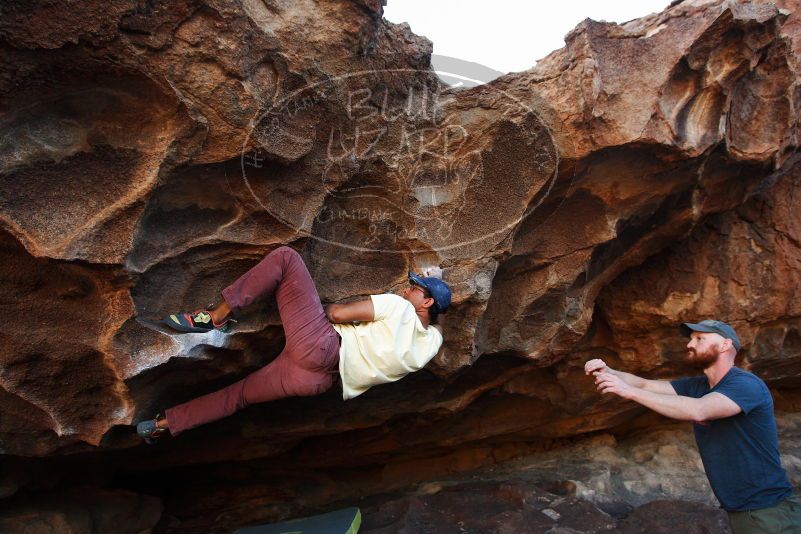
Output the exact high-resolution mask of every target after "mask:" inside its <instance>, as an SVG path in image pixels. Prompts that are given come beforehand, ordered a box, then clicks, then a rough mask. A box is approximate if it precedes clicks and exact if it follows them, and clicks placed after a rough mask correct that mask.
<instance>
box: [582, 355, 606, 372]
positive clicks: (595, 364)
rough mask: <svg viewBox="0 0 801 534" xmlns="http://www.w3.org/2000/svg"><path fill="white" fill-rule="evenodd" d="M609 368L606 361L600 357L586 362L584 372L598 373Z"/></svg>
mask: <svg viewBox="0 0 801 534" xmlns="http://www.w3.org/2000/svg"><path fill="white" fill-rule="evenodd" d="M608 369H609V367H607V366H606V362H605V361H603V360H601V359H598V358H596V359H595V360H590V361H588V362H587V363H585V364H584V374H588V375H589V374H592V375H597V374H598V373H600V372H602V371H606V370H608Z"/></svg>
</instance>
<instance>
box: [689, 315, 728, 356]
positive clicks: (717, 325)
mask: <svg viewBox="0 0 801 534" xmlns="http://www.w3.org/2000/svg"><path fill="white" fill-rule="evenodd" d="M679 330H681V334H682V335H683V336H684V337H690V334H692V333H693V332H706V333H707V334H720V335H721V336H723V337H725V338H727V339H731V344H732V345H734V349H735V350H740V347H741V346H742V345H741V344H740V338H739V337H737V332H735V331H734V328H732V327H731V326H729V325H727V324H726V323H724V322H723V321H715V320H714V319H706V320H703V321H701V322H700V323H683V324H682V325H681V326H679Z"/></svg>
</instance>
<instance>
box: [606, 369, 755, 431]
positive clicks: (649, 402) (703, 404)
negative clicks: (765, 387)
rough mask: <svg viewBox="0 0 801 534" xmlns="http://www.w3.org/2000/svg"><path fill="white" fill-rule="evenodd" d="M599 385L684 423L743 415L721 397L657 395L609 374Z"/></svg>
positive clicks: (731, 402)
mask: <svg viewBox="0 0 801 534" xmlns="http://www.w3.org/2000/svg"><path fill="white" fill-rule="evenodd" d="M595 383H596V385H597V386H598V391H600V392H601V393H614V394H615V395H617V396H619V397H622V398H624V399H629V400H633V401H634V402H636V403H638V404H642V405H643V406H645V407H646V408H650V409H651V410H653V411H655V412H657V413H660V414H662V415H664V416H667V417H671V418H673V419H679V420H681V421H693V422H696V423H703V422H704V421H712V420H713V419H722V418H724V417H731V416H732V415H737V414H738V413H740V412H741V411H742V410H741V409H740V407H739V406H738V405H737V403H735V402H734V401H733V400H731V399H730V398H728V397H727V396H726V395H723V394H721V393H707V394H706V395H704V396H703V397H701V398H700V399H695V398H692V397H684V396H681V395H677V394H676V392H675V390H674V392H673V394H672V395H671V394H668V395H666V394H663V393H654V392H652V391H648V390H645V389H643V388H639V387H636V386H633V385H630V384H628V383H627V382H625V381H624V380H623V379H622V378H621V377H619V376H617V375H614V374H612V373H610V372H608V371H601V372H599V373H597V374H596V375H595ZM671 389H672V386H671Z"/></svg>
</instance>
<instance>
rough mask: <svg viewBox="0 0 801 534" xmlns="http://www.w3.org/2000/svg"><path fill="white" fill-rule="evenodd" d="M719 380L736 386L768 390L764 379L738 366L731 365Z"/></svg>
mask: <svg viewBox="0 0 801 534" xmlns="http://www.w3.org/2000/svg"><path fill="white" fill-rule="evenodd" d="M721 382H724V383H726V384H731V385H733V386H737V387H748V388H755V389H760V390H764V391H768V386H767V384H765V381H764V380H762V379H761V378H759V377H758V376H757V375H755V374H754V373H751V372H749V371H746V370H745V369H740V368H739V367H732V368H731V371H729V372H728V373H727V374H726V376H725V377H723V380H722V381H721Z"/></svg>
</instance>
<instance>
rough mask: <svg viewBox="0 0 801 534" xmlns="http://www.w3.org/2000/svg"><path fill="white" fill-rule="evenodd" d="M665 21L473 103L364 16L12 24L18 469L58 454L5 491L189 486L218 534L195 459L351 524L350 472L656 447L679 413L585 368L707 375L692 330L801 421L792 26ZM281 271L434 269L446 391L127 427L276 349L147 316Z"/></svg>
mask: <svg viewBox="0 0 801 534" xmlns="http://www.w3.org/2000/svg"><path fill="white" fill-rule="evenodd" d="M674 4H675V5H672V6H671V7H670V8H668V9H666V10H665V11H664V12H663V13H660V14H655V15H650V16H648V17H645V18H643V19H638V20H634V21H631V22H628V23H626V24H622V25H618V24H611V23H602V22H595V21H591V20H586V21H584V22H582V23H581V24H580V25H579V26H578V27H577V28H576V29H574V30H573V31H572V32H571V33H570V34H568V35H567V37H566V46H565V47H564V48H562V49H560V50H557V51H555V52H553V53H552V54H550V55H549V56H548V57H546V58H544V59H543V60H541V61H540V62H539V63H538V64H537V66H536V67H534V68H532V69H531V70H529V71H525V72H521V73H516V74H509V75H506V76H503V77H501V78H498V79H496V80H494V81H493V82H490V83H488V84H484V85H480V86H477V87H472V88H466V89H460V88H450V87H447V86H444V85H443V84H442V83H441V82H440V81H439V79H438V78H437V76H436V75H435V73H434V72H433V71H432V70H431V68H430V56H431V50H432V47H431V43H430V42H428V41H427V40H425V39H424V38H421V37H418V36H415V35H413V34H412V33H411V32H410V30H409V28H408V26H406V25H394V24H391V23H389V22H387V21H385V20H383V19H382V7H381V5H380V2H377V1H373V0H370V1H356V0H352V1H351V0H337V1H332V2H322V3H317V4H314V5H307V4H305V3H298V2H273V1H271V0H269V1H264V2H262V1H253V0H244V1H243V2H239V3H230V2H218V1H214V0H206V1H199V0H198V1H193V0H181V1H177V2H173V3H170V4H169V5H166V4H165V5H162V4H159V3H156V4H152V3H142V2H134V1H126V0H115V1H113V2H107V3H104V4H101V3H97V2H80V3H75V4H72V3H65V4H52V3H49V2H44V1H42V2H29V3H27V4H25V5H23V4H9V5H6V6H3V7H0V65H2V70H1V71H0V74H2V75H1V76H0V132H1V133H2V136H0V227H1V228H0V256H1V257H2V261H0V277H2V282H3V283H2V290H0V291H2V293H0V294H2V299H0V309H2V312H3V317H4V318H5V319H4V320H3V321H2V323H0V339H1V340H2V344H0V414H2V416H0V453H2V454H4V455H6V456H5V460H4V461H7V463H8V462H11V461H12V460H11V459H12V458H16V457H21V456H26V457H36V458H50V459H48V460H45V459H42V460H35V459H29V460H26V461H25V462H24V466H22V464H20V465H17V467H16V468H15V469H14V470H12V471H13V473H16V474H13V473H12V475H9V477H10V478H8V480H6V481H4V480H3V479H0V482H3V484H5V485H3V484H0V488H6V490H5V493H3V492H0V495H6V494H13V493H15V492H16V491H17V489H18V488H24V487H25V486H26V484H28V482H29V481H30V480H31V477H33V476H34V475H33V474H32V473H39V472H40V471H39V470H41V469H43V467H42V466H45V465H47V466H54V465H55V466H59V467H58V469H56V471H58V473H60V474H58V476H57V477H56V478H59V479H61V480H70V479H71V477H76V478H78V475H77V474H76V473H78V472H80V471H76V465H77V466H80V467H84V468H86V467H87V466H93V467H91V469H94V470H96V471H97V472H102V473H105V475H103V477H100V478H101V479H103V480H100V481H98V485H103V484H105V482H106V481H108V480H110V479H114V477H116V480H118V481H119V480H123V481H125V484H124V485H126V487H127V488H129V489H133V490H142V489H143V488H144V487H145V486H146V483H144V482H142V480H143V479H144V478H146V476H145V475H146V473H147V471H148V470H150V469H155V468H162V469H167V470H170V471H169V472H170V473H172V475H171V476H174V477H178V478H180V476H185V477H186V479H187V482H186V484H187V486H182V485H181V484H180V483H172V485H171V486H169V488H170V489H169V490H165V492H164V493H162V494H160V495H159V496H160V497H162V498H163V499H164V500H165V503H166V504H165V507H166V509H167V511H168V512H169V511H170V510H173V512H171V513H177V512H174V510H182V511H183V512H182V513H183V516H182V517H183V518H184V520H186V521H189V522H188V523H185V524H184V528H188V529H190V530H191V529H192V528H196V529H205V528H207V527H208V526H209V525H210V524H213V523H214V520H213V519H209V518H211V517H216V516H215V514H218V513H220V512H221V511H223V510H227V508H226V506H227V505H226V504H225V499H224V497H223V496H220V495H217V494H215V493H214V492H213V491H211V490H209V494H208V497H207V500H206V501H202V500H201V501H202V502H201V501H198V502H194V503H192V504H191V505H187V504H186V503H184V502H181V499H180V498H177V497H175V495H179V494H181V492H182V491H188V490H187V489H186V488H187V487H189V485H191V484H192V483H193V482H192V481H194V482H197V481H198V479H197V478H192V477H193V476H197V475H192V476H189V473H192V472H193V471H192V469H193V467H192V466H195V469H197V466H198V465H203V466H205V467H204V468H203V469H202V471H203V472H204V473H205V476H206V477H207V478H206V479H205V480H206V481H211V480H215V477H221V479H222V478H225V477H227V476H230V477H233V478H237V477H239V479H240V480H246V479H247V476H246V474H244V473H239V472H237V470H236V468H235V467H233V466H234V465H235V464H233V463H234V462H246V463H244V464H242V465H246V466H247V469H248V470H256V471H259V470H261V471H260V472H261V475H262V476H263V478H264V479H265V480H271V481H273V482H272V483H273V485H274V487H275V488H276V489H275V490H274V491H273V492H272V493H271V491H272V490H271V491H266V490H265V489H264V487H260V488H259V489H254V490H253V491H254V494H257V495H258V499H257V500H258V502H259V503H262V504H263V505H264V506H267V505H271V503H275V502H283V503H284V504H286V502H287V501H288V500H291V498H288V497H287V495H292V496H303V498H304V499H307V500H308V503H311V504H309V505H307V506H311V507H312V508H314V507H321V506H325V505H326V504H327V503H331V502H334V501H336V500H337V498H338V497H337V495H336V492H334V491H333V489H332V488H334V487H336V486H335V484H333V483H332V481H336V480H338V475H337V474H336V472H337V470H343V471H347V472H348V473H349V474H348V475H347V476H346V477H345V478H347V479H348V484H349V488H350V489H349V490H348V492H347V494H348V495H365V494H368V495H370V494H377V493H381V492H383V491H394V490H396V489H398V488H402V487H405V486H404V485H408V484H414V483H417V482H420V481H424V480H428V479H430V477H437V476H445V475H446V474H453V473H459V472H464V471H467V470H470V469H474V468H478V467H481V466H485V465H490V464H494V463H496V462H499V461H503V460H505V459H509V458H513V457H515V456H519V455H525V454H528V453H530V452H532V451H535V450H537V451H539V450H542V449H543V448H544V449H548V448H551V447H554V446H556V444H559V443H561V442H562V441H560V440H574V439H576V438H578V437H580V436H582V435H584V434H587V433H590V432H595V431H609V432H613V433H617V434H621V433H622V434H625V433H627V432H629V431H631V430H640V429H644V428H649V427H650V426H653V425H658V424H661V420H660V419H658V418H656V417H651V416H643V411H642V410H640V409H638V408H636V407H634V406H632V405H630V404H626V403H622V402H616V401H611V402H609V401H605V400H602V399H601V398H600V397H599V396H598V395H597V394H596V393H595V391H594V388H593V387H592V383H591V381H590V380H588V379H587V378H586V377H585V376H584V374H583V372H582V371H581V367H582V365H583V362H584V361H585V360H586V359H588V358H589V357H590V356H593V355H598V356H602V357H605V358H607V359H608V360H609V362H610V363H611V364H612V365H613V366H616V367H620V368H623V369H625V370H627V371H631V372H635V373H641V374H646V375H648V376H663V377H670V376H676V375H679V374H682V373H686V372H688V371H687V369H686V368H684V367H683V365H682V361H681V360H682V355H683V353H684V349H683V345H684V341H683V340H682V338H681V337H679V335H678V333H677V330H676V326H677V324H678V323H680V322H683V321H690V320H700V319H704V318H708V317H716V318H720V319H724V320H727V321H729V322H731V323H732V324H733V326H735V328H737V330H738V332H739V333H740V337H741V338H742V340H743V342H744V345H745V347H744V350H743V351H742V358H741V360H742V364H743V365H744V366H745V367H748V368H750V369H751V370H752V371H754V372H756V373H757V374H759V375H760V376H761V377H763V378H764V379H765V380H766V381H767V382H768V384H769V385H770V386H771V387H772V388H774V393H775V395H776V397H777V400H778V401H780V402H779V404H780V405H781V406H782V407H784V408H786V409H790V410H795V408H796V407H797V406H799V402H798V399H797V390H798V387H799V384H801V379H800V378H799V376H800V375H799V369H801V304H799V303H798V302H797V299H796V298H795V291H794V289H795V288H796V287H797V286H798V285H799V284H798V283H799V282H801V274H799V273H801V222H799V221H801V219H799V216H798V214H797V213H796V209H797V207H798V205H799V204H798V199H799V198H801V166H800V165H801V163H799V160H798V156H797V153H796V151H797V144H798V141H797V139H798V122H797V121H798V109H799V106H801V101H799V94H801V93H799V74H798V72H799V59H798V58H799V55H798V54H799V49H800V48H801V45H799V39H801V38H800V37H799V35H801V34H800V33H799V31H798V22H797V15H796V12H795V10H796V7H797V6H796V3H795V2H781V3H780V5H779V7H776V6H774V5H773V4H770V3H759V2H755V3H745V2H735V3H724V2H714V1H712V2H702V1H694V0H686V1H684V2H678V3H674ZM780 8H781V9H780ZM285 244H289V245H292V246H294V247H295V248H297V249H299V250H301V251H302V253H303V255H304V258H305V259H306V262H307V264H308V265H309V267H310V270H311V271H312V275H313V276H314V278H315V281H316V283H317V286H318V288H319V291H320V294H321V297H322V299H323V300H324V301H326V302H340V301H347V300H349V299H352V298H356V297H359V296H363V295H366V294H370V293H380V292H385V291H393V290H397V289H398V288H399V287H401V286H402V285H403V283H404V281H405V275H406V272H407V271H408V270H412V269H418V268H422V267H425V266H429V265H440V266H441V267H442V268H443V270H444V277H445V280H446V281H448V282H449V283H450V284H451V287H452V289H453V290H454V299H453V303H454V304H453V307H452V309H451V311H450V312H449V313H448V314H447V315H446V316H445V318H444V319H445V321H444V326H445V338H446V342H445V345H444V346H443V348H442V350H441V352H440V354H439V355H438V356H437V358H436V359H435V361H434V362H433V363H432V364H431V365H430V366H429V370H428V371H423V372H421V373H417V374H416V375H414V376H409V377H407V378H406V379H404V380H402V381H400V382H398V383H396V384H392V385H386V386H382V387H379V388H374V389H373V390H371V391H370V392H368V393H367V394H365V395H364V396H362V397H359V398H358V399H355V400H353V401H348V402H346V403H345V402H343V401H341V396H340V395H339V393H338V392H336V391H332V392H329V393H328V394H326V395H324V396H322V397H319V398H315V399H293V400H286V401H281V402H278V403H274V404H271V405H269V406H257V407H251V408H249V409H247V410H245V411H244V412H242V413H240V414H238V415H236V416H235V417H232V418H230V419H229V420H226V421H221V422H219V423H215V424H213V425H210V426H208V427H206V428H203V429H199V430H197V431H195V432H192V433H188V434H187V435H185V436H182V437H181V438H180V439H175V440H172V441H170V442H168V443H167V444H165V445H164V446H162V447H160V448H159V449H156V450H150V451H149V452H147V453H144V452H142V450H141V449H140V448H134V445H136V444H137V443H138V441H137V440H136V439H134V436H133V432H132V430H131V428H130V426H128V425H130V424H131V423H133V422H135V421H137V420H140V419H142V418H144V417H149V416H152V415H153V414H154V413H155V412H157V411H160V410H162V409H163V408H165V407H166V406H169V405H172V404H174V403H177V402H181V401H183V400H186V399H188V398H191V397H193V396H195V395H198V394H202V393H205V392H208V391H211V390H213V389H215V388H218V387H221V386H223V385H226V384H228V383H231V382H233V381H234V380H236V379H238V378H240V377H241V376H243V375H245V374H246V373H248V372H250V371H252V370H253V369H255V368H257V367H259V366H262V365H264V364H266V363H267V362H269V360H270V359H271V358H273V357H274V356H275V355H276V354H277V353H278V352H279V351H280V349H281V346H282V342H283V339H282V332H281V329H280V324H279V322H278V318H277V314H276V313H275V312H274V310H273V309H272V307H271V305H270V303H269V302H267V303H263V306H262V307H260V308H259V309H256V310H253V311H252V312H250V313H248V314H247V315H245V316H243V317H242V318H241V321H240V323H239V324H238V325H237V327H236V329H235V330H234V331H233V332H232V333H229V334H220V333H214V334H208V335H199V334H198V335H195V334H193V335H184V336H181V335H176V334H172V333H169V332H166V331H165V330H163V329H159V328H156V327H154V325H153V323H152V322H151V321H152V320H153V319H156V318H159V317H161V316H163V315H165V314H167V313H171V312H174V311H176V310H178V309H186V308H195V307H200V306H203V305H204V304H206V303H208V302H211V301H213V300H214V299H215V298H216V296H217V295H218V294H219V291H220V290H221V289H222V288H223V287H225V285H227V284H228V283H230V282H231V281H233V280H234V279H235V278H236V277H237V276H238V275H240V274H241V273H243V272H245V271H246V270H247V269H248V268H249V267H251V266H252V265H253V264H254V263H255V262H256V261H258V259H260V258H261V257H262V256H263V255H264V254H265V253H267V252H269V251H270V250H272V249H274V248H276V247H278V246H281V245H285ZM71 453H85V454H83V455H80V456H73V455H72V454H71ZM143 454H147V462H146V466H141V467H137V468H133V467H120V465H126V466H130V465H131V463H133V464H136V462H138V461H139V460H141V459H142V455H143ZM76 458H79V459H76ZM120 459H122V460H124V461H122V462H121V463H118V461H119V460H120ZM15 461H16V460H15ZM47 462H50V463H47ZM276 465H281V466H284V467H285V468H286V469H287V470H290V469H296V470H298V471H302V472H303V476H302V477H301V478H295V479H293V478H291V477H286V476H284V475H285V473H284V475H282V473H281V469H277V468H276V467H275V466H276ZM143 473H144V474H143ZM232 473H233V474H232ZM356 473H362V474H361V475H358V474H356ZM104 477H105V478H104ZM282 477H283V478H282ZM304 481H305V482H304ZM209 484H211V483H209ZM245 486H246V484H244V483H243V484H242V486H241V487H239V489H238V490H236V491H241V492H242V495H241V496H242V497H243V498H246V496H247V494H248V491H247V490H246V489H242V488H244V487H245ZM222 487H225V488H227V489H226V491H229V492H230V491H234V490H232V489H231V486H230V485H223V486H222ZM482 491H484V490H482ZM487 491H488V493H492V494H494V492H497V491H501V490H496V489H492V490H491V491H489V490H487ZM515 491H517V490H515ZM521 491H522V490H521ZM649 491H650V490H649ZM281 492H284V493H281ZM501 493H503V491H501ZM673 497H675V495H671V498H673ZM298 498H300V497H298ZM340 498H341V496H340ZM101 501H102V499H101ZM81 502H82V503H83V501H81ZM637 504H638V505H639V504H641V503H637ZM81 506H83V504H81ZM197 506H199V507H200V508H199V509H195V507H197ZM171 507H172V508H171ZM657 508H658V507H657ZM376 509H377V510H378V509H380V507H378V508H376ZM204 510H211V511H213V513H212V512H209V515H204V513H205V512H204ZM276 510H279V509H278V508H276V509H275V510H274V513H272V515H270V514H269V513H268V514H266V515H265V516H264V517H267V518H278V517H279V516H282V515H287V514H290V513H293V512H300V511H302V510H305V508H303V505H300V504H298V505H293V506H291V507H289V508H287V507H286V506H285V507H284V508H280V511H276ZM188 511H191V513H190V512H188ZM537 513H539V512H537ZM177 514H178V515H181V514H180V513H177ZM189 516H195V519H194V521H195V523H192V522H191V521H190V520H189V519H187V517H189ZM232 517H234V518H236V517H239V518H240V519H241V520H242V521H245V520H246V519H245V518H247V520H250V519H254V518H256V519H258V518H264V517H262V516H259V515H258V514H255V515H254V514H250V515H248V514H242V515H239V516H237V515H236V514H234V516H232ZM410 517H411V516H410ZM537 517H539V516H537ZM540 519H542V518H540ZM515 520H516V521H517V520H520V518H517V519H515ZM410 521H412V519H410ZM543 521H545V520H544V519H543ZM632 521H633V522H636V521H635V520H633V519H632ZM642 521H645V516H643V518H642ZM546 522H547V521H546ZM633 522H630V523H629V524H634V523H633ZM226 524H227V525H229V526H236V524H237V520H236V519H231V520H230V521H228V523H226ZM549 524H550V523H549ZM621 528H622V527H621ZM627 528H634V527H627Z"/></svg>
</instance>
